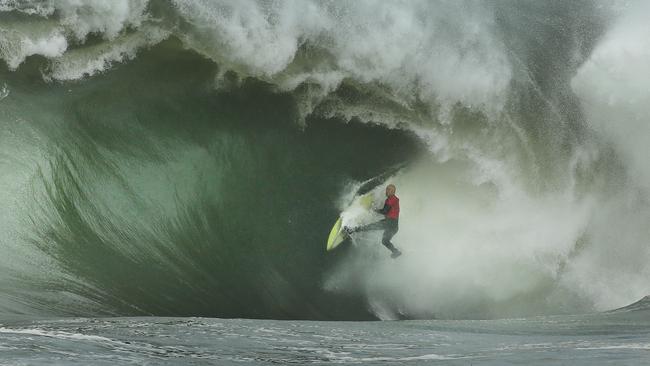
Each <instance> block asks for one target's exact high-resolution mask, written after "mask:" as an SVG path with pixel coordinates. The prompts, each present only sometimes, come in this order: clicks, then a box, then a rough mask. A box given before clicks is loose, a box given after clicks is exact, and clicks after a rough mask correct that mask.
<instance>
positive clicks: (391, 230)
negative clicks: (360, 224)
mask: <svg viewBox="0 0 650 366" xmlns="http://www.w3.org/2000/svg"><path fill="white" fill-rule="evenodd" d="M397 230H398V227H397V225H390V226H388V227H387V228H386V230H384V235H383V236H382V238H381V243H382V244H383V245H384V246H385V247H386V248H388V250H390V251H391V252H392V253H393V255H392V257H393V258H396V257H399V256H400V254H402V252H401V251H400V250H399V249H397V248H395V246H394V245H393V243H391V241H390V240H391V239H392V238H393V236H395V234H397Z"/></svg>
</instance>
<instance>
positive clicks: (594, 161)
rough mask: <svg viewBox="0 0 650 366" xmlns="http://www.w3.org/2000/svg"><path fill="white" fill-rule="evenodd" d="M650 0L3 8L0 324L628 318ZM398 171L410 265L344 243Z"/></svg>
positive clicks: (7, 0) (403, 243) (636, 251)
mask: <svg viewBox="0 0 650 366" xmlns="http://www.w3.org/2000/svg"><path fill="white" fill-rule="evenodd" d="M645 8H647V6H646V5H645V4H644V3H643V2H623V1H621V2H614V3H612V2H602V3H599V2H593V1H574V2H571V3H568V4H560V3H544V4H542V3H540V2H533V1H495V2H472V1H436V2H432V1H408V2H404V1H349V2H340V1H216V0H215V1H212V0H211V1H208V0H194V1H181V0H169V1H162V0H161V1H154V0H151V1H145V0H141V1H126V0H125V1H112V2H104V1H91V0H87V1H51V2H42V1H34V2H30V1H12V0H0V59H2V60H3V62H2V63H0V121H1V122H2V129H1V130H0V170H1V171H2V174H1V175H0V182H2V185H3V187H5V189H4V190H3V191H2V192H1V193H0V202H2V205H0V218H1V220H0V229H2V230H1V231H0V251H1V252H2V255H1V256H0V274H1V275H0V289H2V291H1V293H2V294H1V295H0V311H2V312H4V313H9V314H31V315H91V316H95V315H143V314H150V315H160V316H166V315H173V316H214V317H255V318H307V319H371V318H380V319H395V318H432V317H437V318H491V317H511V316H521V315H531V314H556V313H570V312H586V311H594V310H606V309H612V308H616V307H620V306H623V305H625V304H629V303H631V302H633V301H634V300H636V299H639V298H641V297H643V296H645V295H647V294H648V293H650V284H648V282H647V278H648V276H649V275H650V265H649V264H648V263H650V261H649V259H650V247H648V246H647V238H648V234H650V232H649V230H648V226H647V222H648V220H649V219H650V202H649V197H650V183H648V182H650V170H648V168H647V164H644V162H645V160H644V158H646V157H647V149H645V146H646V144H645V143H646V142H649V140H650V137H649V136H650V130H649V129H648V124H647V123H646V122H645V120H644V116H646V115H647V111H646V109H647V105H649V104H648V103H647V100H648V99H650V94H649V92H648V90H650V88H649V87H648V85H647V80H646V79H647V78H644V77H643V76H644V75H647V74H648V73H649V71H650V70H647V65H650V63H649V62H648V61H650V60H648V49H649V48H648V47H650V45H648V42H647V40H648V39H650V38H648V35H650V32H649V31H648V26H647V24H648V22H647V19H646V18H645V17H644V16H643V14H646V12H644V11H643V10H644V9H645ZM621 81H624V82H621ZM404 161H410V162H411V163H410V164H409V166H408V168H405V169H403V170H401V171H400V172H399V173H398V174H397V175H396V176H395V177H394V178H392V179H391V182H392V183H395V184H396V185H397V187H398V195H399V196H400V198H401V202H402V206H403V208H402V219H401V222H400V231H399V233H398V235H397V236H396V237H395V242H396V244H397V246H399V247H400V248H402V249H403V251H404V253H405V255H404V256H403V257H402V258H400V260H399V261H392V260H390V259H387V255H386V254H387V253H386V251H385V249H384V248H382V247H381V246H380V245H378V238H377V237H376V236H373V235H372V234H370V235H366V236H359V238H358V240H357V243H356V244H357V245H356V246H352V247H346V248H342V249H341V250H337V251H336V252H334V253H333V254H331V255H330V254H327V255H326V254H325V252H324V243H325V238H326V235H327V233H328V232H329V228H330V227H331V225H332V224H333V222H334V221H335V219H336V217H337V215H338V212H339V211H340V210H341V209H343V208H345V203H346V202H347V200H348V199H349V197H350V194H351V192H354V190H355V188H356V187H358V185H359V184H360V182H361V181H364V180H365V179H368V178H370V177H373V176H376V175H378V174H381V173H382V172H384V171H386V170H387V169H390V167H392V166H394V165H395V164H398V163H401V162H404Z"/></svg>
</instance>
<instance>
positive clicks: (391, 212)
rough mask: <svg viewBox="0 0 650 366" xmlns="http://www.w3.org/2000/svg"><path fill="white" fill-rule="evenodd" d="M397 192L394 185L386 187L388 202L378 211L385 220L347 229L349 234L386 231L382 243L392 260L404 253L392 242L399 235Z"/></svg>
mask: <svg viewBox="0 0 650 366" xmlns="http://www.w3.org/2000/svg"><path fill="white" fill-rule="evenodd" d="M395 190H396V188H395V185H393V184H389V185H388V186H386V201H384V207H383V208H382V209H380V210H376V211H377V212H378V213H380V214H382V215H384V219H383V220H381V221H377V222H375V223H372V224H368V225H365V226H360V227H355V228H349V227H346V228H345V231H346V232H347V233H348V234H352V233H356V232H360V231H370V230H384V235H383V236H382V238H381V243H382V244H383V245H384V246H385V247H386V248H388V249H389V250H390V251H391V252H392V253H393V254H391V258H397V257H399V256H400V255H402V252H401V251H400V250H399V249H397V248H395V246H394V245H393V243H391V241H390V240H391V239H392V238H393V236H395V234H397V230H399V198H398V197H397V196H396V195H395Z"/></svg>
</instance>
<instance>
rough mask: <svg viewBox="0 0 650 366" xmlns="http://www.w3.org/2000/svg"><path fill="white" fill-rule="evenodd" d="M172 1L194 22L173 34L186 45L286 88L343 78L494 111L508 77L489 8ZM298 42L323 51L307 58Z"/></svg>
mask: <svg viewBox="0 0 650 366" xmlns="http://www.w3.org/2000/svg"><path fill="white" fill-rule="evenodd" d="M174 4H175V5H176V7H177V9H178V11H179V13H180V14H181V15H182V16H183V17H184V18H185V19H186V20H187V21H188V22H189V23H191V25H192V27H193V28H194V30H193V31H192V32H190V33H191V34H187V35H179V37H181V38H183V39H184V40H185V42H186V43H187V44H189V45H190V46H191V47H192V48H194V49H196V50H197V51H199V52H201V53H203V54H205V55H206V56H208V57H210V58H212V59H214V60H215V61H217V62H218V63H220V64H222V65H224V66H225V67H226V68H229V69H232V70H234V71H237V72H240V73H243V74H248V75H253V76H256V77H261V78H264V79H266V80H268V81H271V82H273V83H275V84H277V85H279V86H280V87H281V88H282V89H285V90H290V89H291V88H295V87H296V86H297V85H299V84H300V83H302V82H304V81H311V82H314V83H322V84H323V85H324V89H326V90H333V89H334V88H336V87H337V86H338V84H339V83H340V82H341V81H342V80H344V79H351V80H355V81H356V82H358V83H361V84H364V83H376V84H381V85H387V86H390V87H391V89H392V92H393V93H395V95H397V96H401V97H402V99H404V98H406V99H408V98H410V99H413V98H424V99H426V100H429V101H434V100H435V101H437V102H439V103H446V104H451V103H455V102H462V103H464V104H467V105H475V104H478V105H482V106H484V107H485V108H492V109H496V110H498V109H499V108H500V107H501V105H502V103H503V102H504V98H505V97H504V94H505V91H506V89H507V87H508V83H509V81H510V79H511V71H510V65H509V62H508V60H507V57H506V52H505V51H504V46H503V45H502V44H501V43H500V41H498V40H497V39H498V38H497V37H496V36H494V35H493V34H492V29H493V28H494V14H493V13H492V11H491V10H490V9H488V8H487V7H485V6H483V5H481V4H480V3H470V2H436V3H432V2H428V1H412V2H409V3H403V2H386V1H371V0H366V1H354V2H347V3H343V2H338V3H337V2H335V3H323V2H316V1H283V2H272V3H266V2H259V1H253V0H247V1H237V2H233V1H207V0H204V1H182V0H176V1H174ZM369 9H372V10H371V11H369ZM425 14H426V16H425ZM301 46H302V47H303V48H305V49H306V51H304V52H308V53H309V52H316V53H319V54H322V55H323V57H319V58H315V59H310V60H306V59H305V58H304V57H303V55H302V54H301V53H300V52H301V51H300V47H301ZM312 50H313V51H312Z"/></svg>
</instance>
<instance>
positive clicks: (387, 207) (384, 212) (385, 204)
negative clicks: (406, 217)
mask: <svg viewBox="0 0 650 366" xmlns="http://www.w3.org/2000/svg"><path fill="white" fill-rule="evenodd" d="M375 211H377V212H378V213H380V214H382V215H385V214H387V213H388V211H390V205H389V204H388V202H386V203H384V208H382V209H381V210H375Z"/></svg>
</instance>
